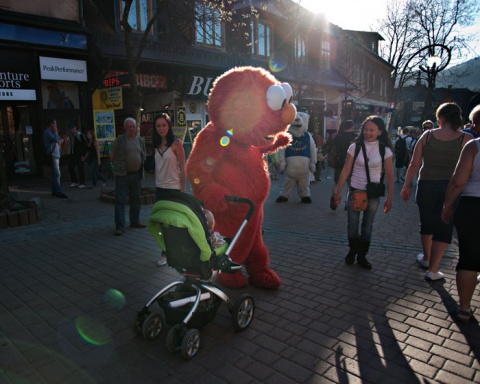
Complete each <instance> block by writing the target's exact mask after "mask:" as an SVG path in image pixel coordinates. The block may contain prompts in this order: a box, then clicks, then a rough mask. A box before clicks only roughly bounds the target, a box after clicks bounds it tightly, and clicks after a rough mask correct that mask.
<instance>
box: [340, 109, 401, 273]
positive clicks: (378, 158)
mask: <svg viewBox="0 0 480 384" xmlns="http://www.w3.org/2000/svg"><path fill="white" fill-rule="evenodd" d="M392 156H393V152H392V145H391V144H390V139H389V138H388V133H387V130H386V129H385V122H384V121H383V119H382V118H381V117H380V116H375V115H373V116H369V117H367V118H366V119H365V121H364V122H363V124H362V126H361V128H360V133H359V135H358V137H357V138H356V139H355V141H354V143H353V144H351V145H350V146H349V148H348V151H347V157H346V160H345V165H344V167H343V170H342V172H341V174H340V178H339V180H338V188H337V191H336V195H335V199H336V205H337V206H338V205H339V204H340V202H341V199H342V188H343V186H344V184H345V183H346V181H347V179H348V178H349V176H350V174H351V179H350V187H349V192H348V198H347V199H348V205H347V211H348V246H349V248H350V250H349V252H348V254H347V256H346V257H345V263H347V264H353V263H354V262H355V258H357V263H358V265H360V266H361V267H362V268H365V269H371V268H372V265H371V264H370V263H369V262H368V260H367V258H366V255H367V253H368V250H369V248H370V242H371V239H372V228H373V221H374V219H375V214H376V213H377V208H378V206H379V204H380V197H381V196H384V195H385V186H384V185H383V173H385V176H386V179H387V190H388V194H387V198H386V199H385V203H384V205H383V212H384V213H388V212H390V210H391V209H392V199H393V189H394V175H393V161H392ZM358 199H363V200H364V202H366V205H365V204H360V205H357V200H358ZM362 211H363V216H362V221H361V223H360V214H361V213H362Z"/></svg>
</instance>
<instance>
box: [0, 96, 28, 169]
mask: <svg viewBox="0 0 480 384" xmlns="http://www.w3.org/2000/svg"><path fill="white" fill-rule="evenodd" d="M32 138H33V128H32V124H31V121H30V109H29V107H28V105H26V104H23V105H22V104H12V103H0V150H1V154H2V156H3V158H4V160H5V165H6V172H7V176H8V177H9V178H12V177H15V176H20V175H22V174H32V173H37V165H36V163H35V158H34V151H33V142H32Z"/></svg>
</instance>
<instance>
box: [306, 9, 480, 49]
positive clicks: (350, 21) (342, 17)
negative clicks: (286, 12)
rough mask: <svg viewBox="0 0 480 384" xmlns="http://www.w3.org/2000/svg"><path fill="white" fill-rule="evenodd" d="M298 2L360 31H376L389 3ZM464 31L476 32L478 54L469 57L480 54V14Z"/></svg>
mask: <svg viewBox="0 0 480 384" xmlns="http://www.w3.org/2000/svg"><path fill="white" fill-rule="evenodd" d="M298 2H299V3H300V4H301V5H302V6H303V7H305V8H307V9H309V10H310V11H312V12H316V13H323V14H325V16H326V17H327V19H328V21H330V22H331V23H333V24H336V25H338V26H339V27H341V28H343V29H353V30H359V31H371V30H373V31H376V28H375V26H376V25H378V20H379V19H382V18H383V16H384V15H385V12H386V4H387V0H368V6H367V2H364V1H358V0H333V1H331V0H330V1H326V0H323V1H322V0H298ZM371 27H373V29H372V28H371ZM463 32H464V33H468V34H476V41H475V43H472V44H471V47H472V49H473V50H474V52H475V53H476V54H471V55H470V56H469V58H474V57H476V56H480V14H479V15H477V18H476V22H475V23H474V25H473V26H471V27H468V28H466V29H464V31H463Z"/></svg>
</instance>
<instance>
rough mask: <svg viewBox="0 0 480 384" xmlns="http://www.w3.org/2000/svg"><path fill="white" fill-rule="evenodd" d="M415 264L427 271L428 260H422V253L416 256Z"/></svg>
mask: <svg viewBox="0 0 480 384" xmlns="http://www.w3.org/2000/svg"><path fill="white" fill-rule="evenodd" d="M417 263H418V264H420V265H421V266H422V268H424V269H428V260H425V259H424V258H423V253H422V252H420V253H419V254H418V255H417Z"/></svg>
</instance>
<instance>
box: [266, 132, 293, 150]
mask: <svg viewBox="0 0 480 384" xmlns="http://www.w3.org/2000/svg"><path fill="white" fill-rule="evenodd" d="M291 141H292V135H291V134H290V133H288V132H282V133H279V134H277V135H276V136H275V139H274V141H273V143H272V144H270V145H267V146H265V147H261V148H260V151H261V153H264V154H265V153H266V154H269V153H273V152H276V151H278V150H279V149H282V148H285V147H288V145H289V144H290V142H291Z"/></svg>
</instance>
